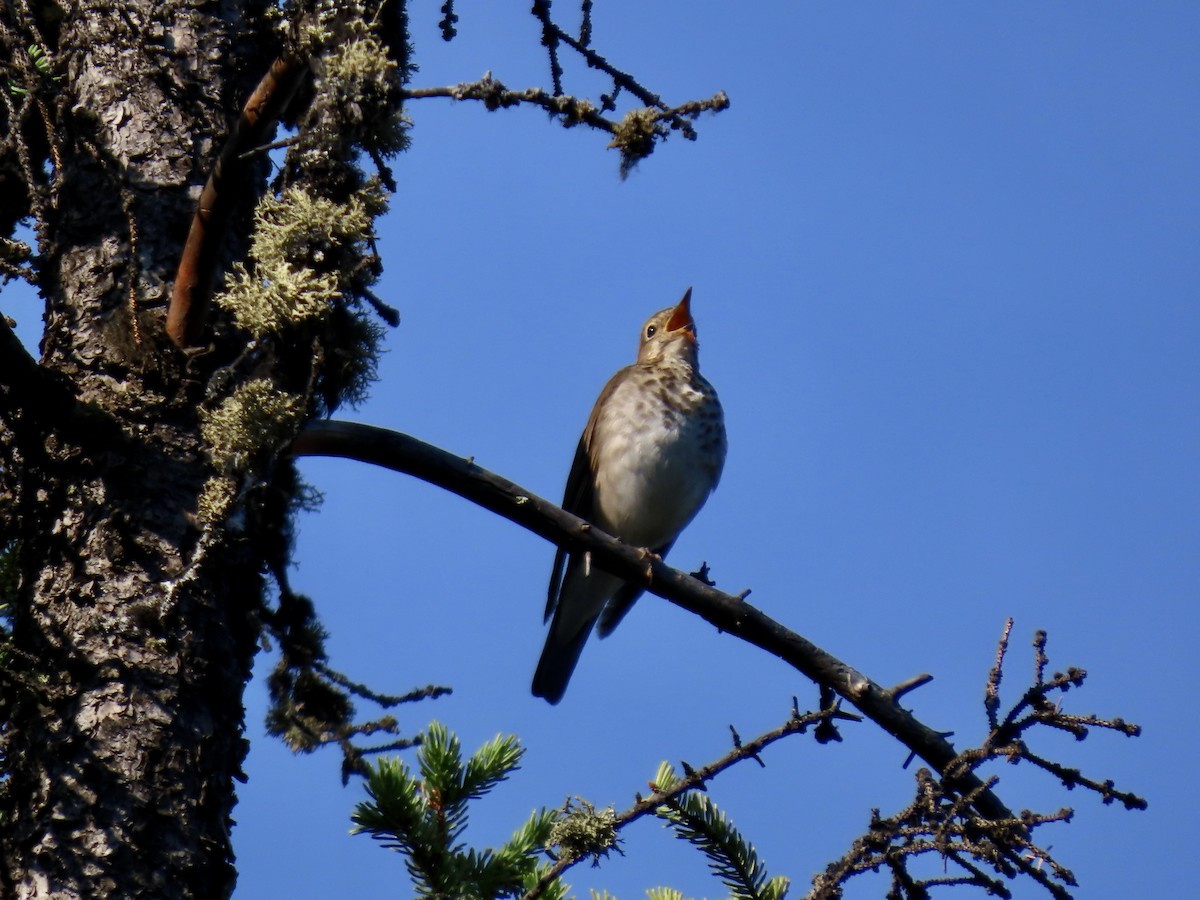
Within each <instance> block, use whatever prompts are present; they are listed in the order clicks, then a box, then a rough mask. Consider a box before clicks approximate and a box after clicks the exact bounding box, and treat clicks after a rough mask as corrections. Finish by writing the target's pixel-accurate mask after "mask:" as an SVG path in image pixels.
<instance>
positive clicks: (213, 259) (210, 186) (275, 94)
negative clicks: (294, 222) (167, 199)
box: [167, 55, 308, 347]
mask: <svg viewBox="0 0 1200 900" xmlns="http://www.w3.org/2000/svg"><path fill="white" fill-rule="evenodd" d="M307 72H308V66H307V65H306V64H305V63H304V61H303V60H301V59H299V58H298V57H295V56H290V55H285V56H281V57H279V58H278V59H276V60H275V61H274V62H273V63H271V68H270V69H269V70H268V71H267V74H266V75H264V76H263V77H262V80H261V81H260V82H259V83H258V86H257V87H256V88H255V89H254V92H253V93H252V94H251V95H250V99H249V100H247V101H246V105H245V106H244V107H243V108H242V114H241V116H239V117H238V121H237V124H235V125H234V127H233V131H232V132H231V133H230V135H229V139H228V140H226V141H225V146H224V148H222V150H221V155H220V156H219V157H218V158H217V161H216V164H215V165H214V166H213V170H212V174H211V175H209V177H208V182H207V183H206V184H205V185H204V190H203V192H202V193H201V194H200V200H199V202H198V203H197V204H196V214H195V216H194V217H193V218H192V227H191V230H190V231H189V232H188V237H187V243H186V244H185V245H184V247H183V254H182V256H181V257H180V259H179V268H178V269H177V270H176V273H175V286H174V288H173V289H172V291H171V306H170V308H169V309H168V310H167V334H168V335H169V336H170V338H171V340H172V341H173V342H174V343H175V345H176V346H177V347H190V346H193V345H195V344H196V343H198V342H199V338H200V330H201V328H203V326H204V317H205V315H206V314H207V312H208V301H209V299H210V297H211V296H212V283H213V277H214V274H215V273H216V268H217V263H218V262H219V261H220V258H221V251H222V249H223V248H224V245H225V229H226V227H227V226H228V224H229V216H230V215H231V214H232V212H233V210H234V207H235V206H236V204H237V201H238V200H239V199H241V195H242V190H243V188H244V186H245V179H244V176H245V174H246V170H247V167H248V166H249V165H250V160H252V159H253V155H250V156H247V155H246V154H247V151H250V150H253V149H254V148H256V147H258V146H259V145H260V144H262V143H263V139H264V138H265V136H266V135H267V133H268V132H269V131H270V129H271V128H273V127H274V125H275V121H276V120H277V119H278V118H279V116H280V114H281V113H282V112H283V109H284V107H285V106H286V105H287V103H288V101H289V100H290V99H291V97H292V94H294V93H295V91H296V88H298V87H299V86H300V84H301V82H302V80H303V78H304V75H305V74H307Z"/></svg>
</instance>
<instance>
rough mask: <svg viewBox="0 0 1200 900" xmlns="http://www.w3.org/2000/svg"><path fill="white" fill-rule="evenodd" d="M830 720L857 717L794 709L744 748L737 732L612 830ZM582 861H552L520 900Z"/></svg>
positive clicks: (655, 787)
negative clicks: (722, 749)
mask: <svg viewBox="0 0 1200 900" xmlns="http://www.w3.org/2000/svg"><path fill="white" fill-rule="evenodd" d="M833 719H846V720H851V721H856V720H857V719H858V716H855V715H853V714H851V713H847V712H843V711H842V710H839V709H823V710H821V711H819V712H808V713H804V714H803V715H801V714H800V712H799V710H795V709H793V711H792V715H791V718H789V719H788V720H787V721H786V722H785V723H783V725H781V726H779V727H778V728H774V729H772V730H771V731H768V732H767V733H766V734H761V735H759V736H758V737H756V738H754V740H752V741H747V742H746V743H744V744H743V743H742V741H741V738H740V737H738V735H737V732H736V731H735V732H734V747H733V749H732V750H730V751H729V752H728V753H726V754H725V755H724V756H722V757H721V758H720V759H718V760H716V761H714V762H711V763H708V764H707V765H704V766H701V767H700V768H699V769H693V768H691V767H690V766H688V765H687V763H684V764H683V767H684V774H683V776H682V777H680V778H678V779H677V780H676V781H675V783H674V784H672V785H670V786H667V785H661V784H657V783H655V782H651V783H650V790H651V791H652V793H651V794H650V796H649V797H643V796H642V795H641V794H640V793H639V794H638V795H637V796H636V798H635V802H634V804H633V806H631V807H629V809H627V810H625V811H624V812H622V813H619V814H618V815H617V816H616V818H615V819H614V820H613V826H614V827H615V828H616V829H617V830H620V829H622V828H624V827H625V826H626V825H628V824H629V823H631V822H634V821H636V820H637V819H640V818H642V817H643V816H646V815H650V814H651V813H654V812H655V811H656V810H658V809H659V808H660V807H662V806H666V805H670V804H672V803H674V801H676V800H678V799H679V798H680V797H681V796H682V795H684V794H686V793H688V792H689V791H703V790H705V785H707V784H708V782H710V781H712V780H713V779H714V778H716V777H717V776H718V775H720V774H721V773H722V772H724V771H725V770H726V769H728V768H730V767H732V766H734V765H736V764H737V763H740V762H743V761H745V760H747V759H754V760H757V761H758V764H759V765H760V766H761V765H763V761H762V760H761V759H760V758H759V753H760V752H761V751H763V750H765V749H766V748H767V747H769V746H770V745H771V744H773V743H775V742H776V741H778V740H780V739H781V738H785V737H787V736H788V735H790V734H803V733H804V732H805V731H806V730H807V729H808V726H809V725H814V724H818V723H821V722H830V721H832V720H833ZM731 729H732V726H731ZM584 859H587V854H582V855H579V856H571V855H563V856H562V857H560V858H559V859H557V860H555V862H554V864H553V865H552V866H550V867H549V868H548V869H546V871H545V872H544V873H543V874H542V876H541V878H539V879H538V882H537V884H535V885H534V886H533V887H532V888H530V889H529V890H528V891H527V892H526V893H525V894H524V895H522V897H521V900H536V898H538V897H541V896H542V895H543V894H544V893H545V892H546V888H548V887H549V886H550V884H551V883H553V882H554V880H555V879H557V878H559V877H560V876H561V875H562V874H563V873H564V872H565V871H567V869H570V868H571V867H572V866H574V865H576V864H577V863H580V862H582V861H583V860H584Z"/></svg>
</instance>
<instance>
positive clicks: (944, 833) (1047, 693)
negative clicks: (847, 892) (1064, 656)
mask: <svg viewBox="0 0 1200 900" xmlns="http://www.w3.org/2000/svg"><path fill="white" fill-rule="evenodd" d="M1011 630H1012V620H1011V619H1010V620H1008V622H1007V624H1006V626H1005V629H1004V634H1003V635H1002V637H1001V638H1000V643H999V648H998V651H997V654H996V661H995V663H994V664H993V666H992V669H991V671H990V672H989V674H988V679H987V685H986V687H985V691H984V710H985V713H986V715H987V719H988V725H989V728H990V731H989V733H988V735H987V737H986V738H985V739H984V741H983V742H982V743H981V744H980V745H979V746H978V747H973V748H970V749H968V750H964V751H962V752H961V753H960V754H959V755H958V756H957V757H956V758H955V759H954V760H953V761H952V762H951V764H950V765H949V766H948V767H947V768H946V772H945V775H944V776H943V777H942V778H938V777H936V776H935V775H934V774H933V773H932V772H930V771H929V770H928V769H924V768H922V769H920V770H918V772H917V776H916V777H917V795H916V799H915V800H914V801H913V803H912V804H911V805H909V806H908V807H907V808H905V809H904V810H902V811H901V812H899V813H897V814H896V815H894V816H889V817H886V818H884V817H881V816H880V815H879V811H878V810H875V811H874V812H873V813H872V816H871V822H870V825H869V826H868V831H867V833H866V834H864V835H863V836H862V837H860V838H858V840H856V841H855V842H854V845H853V846H852V847H851V848H850V849H849V850H848V851H847V853H846V854H845V855H844V856H843V857H842V858H841V859H839V860H837V861H835V862H834V863H832V864H831V865H830V866H829V867H828V868H827V869H826V870H825V871H824V872H823V873H821V874H820V875H818V876H817V877H816V878H815V879H813V889H812V891H811V892H810V893H809V895H808V896H809V898H812V900H818V898H834V897H839V896H841V893H840V890H841V888H840V886H841V885H842V884H844V883H845V882H846V881H848V880H849V879H850V878H852V877H854V876H855V875H860V874H862V873H864V872H875V871H880V870H887V871H888V872H889V873H890V875H891V893H889V895H888V896H894V897H897V898H899V897H905V898H924V897H927V896H928V894H929V889H930V888H932V887H935V886H948V885H970V886H974V887H978V888H982V889H983V890H985V891H987V892H988V893H989V894H992V895H995V896H1001V897H1009V896H1011V894H1010V892H1009V891H1008V888H1007V887H1006V886H1005V883H1004V882H1005V880H1008V879H1012V878H1016V877H1018V876H1022V875H1023V876H1026V877H1028V878H1030V879H1032V880H1033V881H1035V882H1036V883H1037V884H1038V885H1040V886H1041V887H1043V888H1044V889H1045V890H1046V891H1048V892H1049V893H1050V895H1051V896H1053V897H1055V898H1068V897H1070V896H1071V895H1070V894H1069V893H1068V891H1067V890H1066V887H1065V886H1074V885H1075V884H1076V882H1075V877H1074V875H1073V874H1072V873H1071V871H1070V870H1069V869H1067V868H1066V867H1065V866H1062V865H1061V864H1059V863H1058V862H1057V861H1056V860H1055V859H1054V858H1053V857H1052V856H1051V855H1050V852H1049V850H1050V848H1049V847H1042V846H1039V845H1038V844H1037V843H1035V842H1034V840H1033V832H1034V831H1035V829H1037V828H1039V827H1040V826H1042V825H1045V824H1047V823H1050V822H1068V821H1070V819H1071V817H1072V815H1073V814H1074V813H1073V811H1072V810H1071V809H1066V808H1064V809H1060V810H1058V811H1057V812H1053V813H1033V812H1029V811H1024V812H1022V813H1021V814H1020V815H1019V816H1014V817H1012V818H990V817H988V816H986V815H984V814H982V813H981V812H980V811H979V810H978V809H977V808H976V801H977V799H978V796H979V793H980V789H979V788H976V789H973V790H967V791H963V790H961V788H960V785H962V784H963V778H964V776H966V775H968V774H972V775H974V776H975V777H976V778H982V776H981V775H980V773H979V772H978V770H979V769H980V767H981V766H983V765H984V764H986V763H988V762H990V761H993V760H1004V761H1005V762H1009V763H1013V764H1015V763H1020V762H1027V763H1031V764H1033V765H1035V766H1037V767H1038V768H1040V769H1042V770H1043V771H1046V772H1049V773H1050V774H1052V775H1054V776H1055V777H1056V778H1058V779H1059V780H1060V781H1061V782H1062V784H1063V786H1064V787H1066V788H1068V789H1071V788H1074V787H1084V788H1086V789H1088V790H1092V791H1094V792H1096V793H1097V794H1098V795H1100V797H1101V799H1102V800H1103V802H1104V803H1112V802H1113V801H1114V800H1119V801H1121V802H1122V803H1123V804H1124V805H1125V807H1126V808H1127V809H1145V807H1146V801H1145V800H1143V799H1142V798H1140V797H1138V796H1136V795H1134V794H1131V793H1128V792H1125V791H1118V790H1116V788H1115V787H1114V786H1113V782H1111V781H1103V782H1101V781H1097V780H1095V779H1091V778H1086V777H1084V776H1083V775H1082V774H1081V773H1080V772H1079V771H1078V770H1077V769H1073V768H1069V767H1067V766H1064V765H1062V764H1061V763H1057V762H1054V761H1052V760H1048V759H1045V758H1044V757H1041V756H1039V755H1037V754H1035V753H1033V752H1032V751H1031V750H1030V749H1029V747H1028V745H1027V744H1026V743H1025V741H1024V739H1023V737H1024V736H1025V735H1026V734H1027V733H1028V732H1030V730H1031V729H1033V728H1034V727H1035V726H1039V725H1040V726H1045V727H1049V728H1053V729H1056V730H1061V731H1066V732H1068V733H1069V734H1071V735H1073V736H1074V737H1075V738H1076V739H1077V740H1083V739H1084V738H1086V737H1087V735H1088V727H1089V726H1092V727H1098V728H1105V729H1108V730H1112V731H1118V732H1120V733H1121V734H1124V735H1127V736H1129V737H1135V736H1137V735H1138V734H1139V733H1140V729H1139V728H1138V726H1136V725H1131V724H1129V723H1126V722H1124V721H1122V720H1121V719H1111V720H1110V719H1102V718H1100V717H1098V716H1092V715H1083V716H1081V715H1074V714H1070V713H1066V712H1063V710H1062V708H1061V700H1060V701H1059V702H1055V701H1053V700H1051V699H1050V698H1051V697H1052V696H1055V695H1060V694H1063V693H1066V692H1067V691H1068V690H1070V689H1071V688H1072V687H1079V686H1081V685H1082V684H1083V681H1084V678H1085V677H1086V673H1085V672H1084V671H1083V670H1082V669H1076V668H1070V669H1068V670H1067V671H1066V672H1065V673H1055V674H1054V675H1052V676H1051V677H1050V678H1049V679H1047V678H1046V677H1045V670H1046V666H1047V664H1048V662H1049V660H1048V658H1047V656H1046V633H1045V632H1044V631H1039V632H1037V634H1036V636H1035V638H1034V649H1035V665H1034V678H1033V684H1032V685H1031V686H1030V687H1029V688H1028V689H1027V690H1026V691H1025V692H1024V694H1023V695H1022V696H1021V698H1020V699H1019V700H1018V701H1017V702H1016V703H1015V704H1014V705H1013V707H1012V708H1011V709H1010V710H1009V711H1008V713H1007V714H1006V715H1004V716H1003V717H1001V716H1000V714H999V710H1000V705H1001V704H1000V692H999V688H1000V682H1001V680H1002V675H1003V663H1004V658H1005V654H1006V652H1007V649H1008V639H1009V635H1010V633H1011ZM982 780H983V784H984V785H986V786H987V787H989V788H990V787H992V786H994V785H995V784H996V783H997V781H998V780H999V779H998V778H996V777H994V776H993V777H989V778H986V779H982ZM931 854H935V855H937V856H938V857H940V858H941V860H942V861H943V864H944V865H945V866H953V868H954V870H955V872H954V874H952V875H940V876H935V877H929V878H925V877H920V876H918V875H915V874H914V873H913V872H912V871H910V868H909V866H910V864H911V863H912V862H913V861H914V860H916V859H917V858H918V857H921V856H926V855H931ZM989 870H990V871H989Z"/></svg>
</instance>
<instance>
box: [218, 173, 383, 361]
mask: <svg viewBox="0 0 1200 900" xmlns="http://www.w3.org/2000/svg"><path fill="white" fill-rule="evenodd" d="M386 205H387V204H386V201H385V199H384V198H383V194H382V192H381V191H380V190H379V187H378V185H376V184H374V183H372V184H370V185H368V186H367V187H365V188H364V189H362V190H360V191H357V192H355V193H354V194H352V195H351V196H350V199H349V200H348V201H346V202H345V203H335V202H334V201H332V200H329V199H326V198H324V197H317V196H314V195H312V194H310V193H308V192H307V191H305V190H304V189H303V188H302V187H291V188H288V189H287V190H286V191H284V192H283V194H282V195H281V196H279V197H275V196H272V195H268V196H266V197H264V198H263V199H262V200H261V201H260V202H259V204H258V208H257V209H256V210H255V212H254V236H253V238H252V239H251V244H250V253H249V264H248V265H243V264H237V265H235V266H234V267H233V271H232V272H231V274H230V277H229V280H228V282H227V284H226V286H225V289H224V290H223V291H221V292H220V293H219V294H217V296H216V298H215V300H216V302H217V303H218V304H219V305H220V306H221V307H222V308H224V309H227V310H229V311H230V312H231V313H233V316H234V319H235V320H236V321H237V323H238V325H239V326H241V327H242V328H245V329H246V330H247V331H249V332H250V333H251V334H253V335H254V336H255V337H256V338H257V337H262V336H263V335H265V334H271V333H278V332H281V331H284V330H286V329H287V328H288V327H289V326H292V325H297V324H300V323H304V322H311V321H319V320H321V319H323V318H325V317H326V316H327V315H328V314H329V311H330V309H331V304H332V303H333V302H334V300H335V299H337V298H338V297H340V296H342V295H343V294H345V293H346V292H347V291H348V290H349V288H350V284H349V280H350V278H351V272H352V271H353V266H354V264H355V262H356V261H357V260H359V259H361V256H362V250H363V248H364V247H365V246H366V244H367V242H368V241H369V240H370V238H371V236H372V233H373V231H372V227H373V222H374V217H375V216H377V215H379V214H380V213H381V212H383V210H384V209H385V208H386Z"/></svg>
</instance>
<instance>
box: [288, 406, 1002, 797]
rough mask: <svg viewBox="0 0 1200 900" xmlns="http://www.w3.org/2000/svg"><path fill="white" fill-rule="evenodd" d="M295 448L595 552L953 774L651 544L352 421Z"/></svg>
mask: <svg viewBox="0 0 1200 900" xmlns="http://www.w3.org/2000/svg"><path fill="white" fill-rule="evenodd" d="M290 453H291V455H292V456H297V457H300V456H338V457H344V458H347V459H355V460H359V461H361V462H367V463H372V464H374V465H378V466H383V467H384V468H388V469H392V470H393V471H396V472H404V473H406V474H408V475H413V476H415V477H417V478H420V479H421V480H423V481H427V482H429V483H430V484H434V485H437V486H438V487H441V488H444V489H446V490H448V491H451V492H452V493H455V494H458V495H459V496H460V497H463V498H465V499H467V500H470V501H471V502H473V503H476V504H478V505H479V506H482V507H483V508H484V509H488V510H491V511H492V512H494V513H497V514H499V515H501V516H503V517H504V518H506V519H508V520H509V521H512V522H515V523H516V524H518V525H520V526H522V527H524V528H527V529H529V530H530V531H532V532H534V533H535V534H538V535H541V536H542V537H544V538H546V539H547V540H549V541H551V542H553V543H555V544H558V545H559V546H561V547H565V548H567V549H568V550H571V551H575V552H581V551H587V552H589V553H591V554H592V561H593V563H594V564H595V565H598V566H600V567H601V568H603V569H605V570H607V571H609V572H612V573H613V574H615V575H619V576H621V577H622V578H624V579H626V580H627V581H629V582H631V583H634V584H640V585H642V586H644V587H645V588H646V589H647V590H648V591H650V592H651V593H654V594H657V595H658V596H660V597H662V598H664V599H666V600H669V601H671V602H672V603H674V604H675V605H677V606H681V607H683V608H684V609H686V610H688V611H689V612H693V613H695V614H696V615H698V616H700V617H701V618H703V619H704V620H705V621H707V622H709V623H710V624H712V625H714V626H716V627H717V628H718V629H719V630H721V631H725V632H729V633H730V634H732V635H734V636H735V637H739V638H741V639H742V640H744V641H747V642H748V643H751V644H754V645H755V646H756V647H760V648H762V649H763V650H766V651H767V652H769V653H771V654H774V655H775V656H778V657H779V658H780V659H782V660H784V661H785V662H787V663H788V664H789V665H791V666H792V667H793V668H795V669H796V670H797V671H799V672H801V673H803V674H804V675H806V676H808V677H809V678H810V679H812V680H813V681H815V682H816V683H817V684H819V685H824V686H827V687H829V688H831V689H832V690H834V691H835V692H837V693H838V694H839V695H840V696H842V697H844V698H845V699H846V700H848V701H849V702H850V703H852V704H853V705H854V706H855V707H856V708H857V709H858V710H859V711H861V712H862V713H863V714H864V715H865V716H867V718H869V719H871V720H872V721H873V722H875V723H876V724H877V725H879V726H880V727H881V728H883V729H884V731H886V732H888V733H889V734H891V735H892V736H893V737H895V738H896V739H897V740H899V741H900V742H901V743H902V744H904V745H905V746H906V747H908V748H909V749H910V750H911V751H912V752H913V753H915V754H916V755H917V756H920V757H921V758H922V759H924V760H925V761H926V762H927V763H928V764H929V765H931V766H933V767H934V768H935V769H936V770H937V771H938V772H940V773H941V774H943V775H947V770H948V768H949V765H950V763H951V762H952V761H953V760H954V759H955V757H956V753H955V750H954V747H953V746H952V745H951V744H950V743H949V742H948V741H947V740H946V739H945V738H944V737H943V736H942V735H941V734H939V733H938V732H936V731H934V730H933V729H931V728H929V727H928V726H926V725H924V724H923V723H921V722H920V721H918V720H917V719H916V717H915V716H913V715H912V713H910V712H909V711H908V710H906V709H902V708H901V707H900V705H899V704H898V703H897V700H896V696H895V694H894V693H893V692H892V691H889V690H887V689H886V688H884V687H882V686H880V685H879V684H876V683H875V682H874V681H872V680H871V679H870V678H868V677H867V676H865V675H863V674H862V673H861V672H859V671H857V670H856V669H854V668H852V667H851V666H849V665H847V664H846V663H844V662H842V661H841V660H839V659H837V658H836V657H834V656H832V655H830V654H829V653H826V652H825V651H824V650H822V649H821V648H820V647H817V646H816V645H815V644H813V643H811V642H810V641H808V640H807V639H805V638H804V637H802V636H800V635H799V634H796V633H795V632H794V631H791V630H789V629H788V628H786V627H784V626H783V625H781V624H780V623H779V622H776V621H775V620H774V619H772V618H770V617H769V616H767V615H766V614H764V613H763V612H761V611H760V610H758V609H756V608H755V607H753V606H751V605H750V604H748V603H746V602H745V601H744V600H741V599H739V598H738V597H735V596H733V595H730V594H726V593H724V592H722V591H718V590H716V589H715V588H712V587H709V586H708V585H706V584H704V583H703V582H701V581H700V580H699V579H697V578H694V577H692V576H690V575H687V574H684V573H683V572H681V571H679V570H677V569H673V568H671V567H670V566H668V565H666V564H665V563H664V562H662V561H661V560H660V559H657V558H655V557H648V556H647V555H646V554H645V551H644V550H642V549H640V548H637V547H631V546H629V545H627V544H624V543H622V542H621V541H619V540H617V539H616V538H614V537H611V536H609V535H607V534H605V533H604V532H602V531H600V530H599V529H597V528H593V527H592V526H591V525H590V524H589V523H587V522H585V521H584V520H582V519H580V518H577V517H576V516H573V515H571V514H570V513H568V512H566V511H564V510H563V509H561V508H560V507H558V506H556V505H555V504H553V503H550V502H549V501H547V500H543V499H542V498H541V497H538V496H536V495H534V494H532V493H530V492H529V491H526V490H525V489H523V488H522V487H520V486H519V485H516V484H514V483H513V482H511V481H508V480H507V479H505V478H502V477H500V476H499V475H496V474H494V473H492V472H489V471H487V470H485V469H481V468H480V467H479V466H477V465H475V464H474V462H473V461H471V460H469V459H462V458H460V457H457V456H454V455H453V454H450V453H447V452H446V451H444V450H440V449H438V448H437V447H433V446H431V445H429V444H426V443H424V442H422V441H419V440H417V439H416V438H413V437H410V436H408V435H405V434H401V433H399V432H395V431H389V430H387V429H385V428H378V427H375V426H372V425H361V424H358V423H353V422H336V421H317V422H312V423H310V424H309V425H308V426H307V427H306V428H305V430H304V431H302V432H301V433H300V434H299V435H298V436H297V437H296V439H295V441H294V442H293V443H292V445H291V448H290ZM950 781H951V782H952V784H953V785H954V787H955V789H957V790H958V791H960V792H962V793H964V794H966V793H972V792H978V793H977V795H976V796H975V797H974V799H973V802H974V805H975V807H976V808H977V809H978V810H979V811H980V813H982V814H983V815H984V816H986V817H988V818H990V819H1011V818H1013V813H1012V811H1011V810H1009V809H1008V807H1007V806H1005V805H1004V803H1003V802H1002V801H1001V800H1000V798H999V797H997V796H996V795H995V794H994V793H993V792H992V791H991V790H989V789H986V788H985V787H984V785H983V782H981V781H980V779H979V778H978V777H977V776H976V775H975V774H974V773H972V772H966V773H961V774H953V775H952V776H951V777H950Z"/></svg>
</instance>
